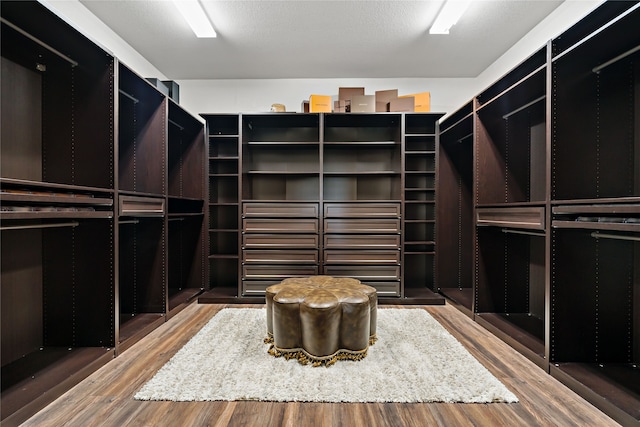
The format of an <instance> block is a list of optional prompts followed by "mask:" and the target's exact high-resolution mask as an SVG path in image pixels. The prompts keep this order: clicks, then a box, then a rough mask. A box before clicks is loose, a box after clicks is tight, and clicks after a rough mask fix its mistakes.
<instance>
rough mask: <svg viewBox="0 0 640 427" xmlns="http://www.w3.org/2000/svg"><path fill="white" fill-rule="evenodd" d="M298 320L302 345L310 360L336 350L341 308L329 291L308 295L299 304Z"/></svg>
mask: <svg viewBox="0 0 640 427" xmlns="http://www.w3.org/2000/svg"><path fill="white" fill-rule="evenodd" d="M300 320H301V324H302V340H303V343H302V347H303V348H304V349H305V350H306V351H307V353H309V354H310V356H312V357H311V359H312V360H316V359H322V358H326V357H328V356H331V355H333V354H335V353H336V352H337V351H338V349H339V343H340V320H341V308H340V303H339V301H338V299H337V298H336V297H335V296H334V295H333V294H332V293H331V292H327V291H323V290H318V291H316V292H314V293H313V294H312V295H308V296H307V298H306V299H305V300H304V302H303V303H302V304H301V305H300ZM316 361H317V360H316Z"/></svg>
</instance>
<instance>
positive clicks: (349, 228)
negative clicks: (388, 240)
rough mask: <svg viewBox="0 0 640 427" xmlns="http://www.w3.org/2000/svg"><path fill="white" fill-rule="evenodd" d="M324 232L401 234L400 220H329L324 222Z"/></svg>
mask: <svg viewBox="0 0 640 427" xmlns="http://www.w3.org/2000/svg"><path fill="white" fill-rule="evenodd" d="M324 231H325V233H399V232H400V220H399V219H394V218H380V219H343V218H329V219H325V220H324Z"/></svg>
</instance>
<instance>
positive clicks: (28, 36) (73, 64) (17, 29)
mask: <svg viewBox="0 0 640 427" xmlns="http://www.w3.org/2000/svg"><path fill="white" fill-rule="evenodd" d="M0 21H1V22H2V23H3V24H6V25H8V26H9V27H11V28H13V29H14V30H16V31H17V32H19V33H20V34H22V35H23V36H25V37H27V38H28V39H30V40H32V41H34V42H36V43H38V44H39V45H40V46H42V47H44V48H45V49H47V50H48V51H50V52H52V53H54V54H56V55H57V56H59V57H60V58H62V59H64V60H65V61H67V62H68V63H69V64H71V66H72V67H77V66H78V62H77V61H74V60H73V59H71V58H69V57H68V56H67V55H65V54H64V53H62V52H60V51H59V50H57V49H55V48H53V47H52V46H49V45H48V44H47V43H45V42H43V41H42V40H40V39H39V38H37V37H35V36H32V35H31V34H29V33H28V32H26V31H25V30H23V29H22V28H20V27H18V26H17V25H15V24H13V23H11V22H9V21H7V20H6V19H5V18H2V17H0Z"/></svg>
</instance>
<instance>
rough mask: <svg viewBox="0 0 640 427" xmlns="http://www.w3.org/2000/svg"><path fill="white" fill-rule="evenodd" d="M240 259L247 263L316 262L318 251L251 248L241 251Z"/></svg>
mask: <svg viewBox="0 0 640 427" xmlns="http://www.w3.org/2000/svg"><path fill="white" fill-rule="evenodd" d="M242 260H243V261H244V262H245V263H248V264H318V251H314V250H298V251H283V250H278V249H265V250H260V249H251V250H246V251H242Z"/></svg>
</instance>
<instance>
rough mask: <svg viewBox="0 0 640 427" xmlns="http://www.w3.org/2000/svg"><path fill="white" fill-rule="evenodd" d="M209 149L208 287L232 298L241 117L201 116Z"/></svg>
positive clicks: (235, 286)
mask: <svg viewBox="0 0 640 427" xmlns="http://www.w3.org/2000/svg"><path fill="white" fill-rule="evenodd" d="M202 117H203V118H204V119H205V120H206V123H207V126H206V129H207V135H208V147H209V148H208V150H209V160H208V161H209V175H208V188H209V195H208V196H209V197H208V203H209V224H208V233H209V250H208V254H207V255H208V259H209V265H208V267H209V268H208V271H209V283H208V286H207V289H209V290H213V291H214V292H215V294H216V295H218V297H220V298H221V297H223V296H224V297H228V298H235V297H236V296H237V295H238V292H239V281H238V278H239V277H240V276H239V274H240V258H239V248H240V237H239V233H240V154H239V153H240V117H239V116H238V115H237V114H211V115H202Z"/></svg>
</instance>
